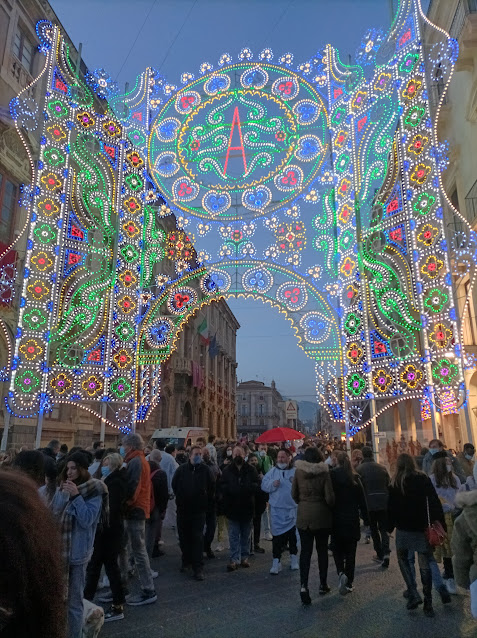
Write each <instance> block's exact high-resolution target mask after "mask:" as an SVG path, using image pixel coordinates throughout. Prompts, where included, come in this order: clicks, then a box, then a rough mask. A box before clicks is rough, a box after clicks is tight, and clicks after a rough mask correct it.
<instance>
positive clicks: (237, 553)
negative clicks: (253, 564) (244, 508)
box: [228, 518, 252, 563]
mask: <svg viewBox="0 0 477 638" xmlns="http://www.w3.org/2000/svg"><path fill="white" fill-rule="evenodd" d="M228 523H229V545H230V562H231V563H240V561H242V560H245V559H246V558H248V557H249V556H250V534H251V532H252V521H251V520H248V521H232V520H231V519H230V518H229V519H228Z"/></svg>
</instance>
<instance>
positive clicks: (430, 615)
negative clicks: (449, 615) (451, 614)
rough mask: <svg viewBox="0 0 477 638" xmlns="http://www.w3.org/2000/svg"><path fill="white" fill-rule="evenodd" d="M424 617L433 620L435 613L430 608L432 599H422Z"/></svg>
mask: <svg viewBox="0 0 477 638" xmlns="http://www.w3.org/2000/svg"><path fill="white" fill-rule="evenodd" d="M424 615H425V616H427V617H428V618H434V616H435V613H434V609H433V608H432V598H424Z"/></svg>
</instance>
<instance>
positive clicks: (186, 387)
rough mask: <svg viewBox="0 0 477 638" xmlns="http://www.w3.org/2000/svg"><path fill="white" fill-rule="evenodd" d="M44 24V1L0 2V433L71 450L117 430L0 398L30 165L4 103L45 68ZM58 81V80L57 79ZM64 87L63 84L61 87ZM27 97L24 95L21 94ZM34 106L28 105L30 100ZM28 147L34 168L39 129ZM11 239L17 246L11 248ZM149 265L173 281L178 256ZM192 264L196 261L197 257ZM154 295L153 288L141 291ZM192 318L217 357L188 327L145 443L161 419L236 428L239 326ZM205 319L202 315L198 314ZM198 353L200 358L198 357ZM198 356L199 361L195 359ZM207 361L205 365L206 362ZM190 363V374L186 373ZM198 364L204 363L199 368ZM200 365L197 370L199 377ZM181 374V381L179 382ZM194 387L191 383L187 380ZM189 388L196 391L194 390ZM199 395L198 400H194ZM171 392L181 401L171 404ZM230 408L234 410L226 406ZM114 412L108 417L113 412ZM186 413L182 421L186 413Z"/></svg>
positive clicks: (214, 314)
mask: <svg viewBox="0 0 477 638" xmlns="http://www.w3.org/2000/svg"><path fill="white" fill-rule="evenodd" d="M45 19H46V20H49V21H51V22H53V23H55V24H57V25H59V26H60V28H61V29H62V27H61V23H60V21H59V19H58V17H57V16H56V14H55V12H54V11H53V9H52V8H51V6H50V5H49V3H48V2H47V1H46V0H24V1H23V2H20V1H18V0H0V320H1V321H0V433H1V431H2V429H3V436H2V447H7V446H10V445H14V446H17V445H21V444H28V445H34V444H35V441H36V440H37V432H38V430H39V422H40V418H41V423H42V427H41V438H40V443H41V444H44V443H46V442H47V441H48V440H50V439H52V438H58V439H60V440H61V441H62V442H64V443H66V444H68V445H70V446H71V445H87V444H90V443H91V440H92V439H98V438H102V439H106V441H108V442H109V443H113V442H115V441H116V439H117V437H118V430H117V429H116V428H113V427H110V426H106V425H105V424H104V420H102V419H100V418H98V417H97V416H96V415H94V414H92V413H91V411H88V406H85V408H86V409H84V408H83V407H78V406H73V405H68V404H67V403H63V404H61V403H58V404H56V405H53V406H52V409H51V410H46V411H45V413H44V414H43V415H41V417H38V416H35V417H31V418H29V417H26V418H21V419H20V418H16V417H11V416H10V413H9V412H8V411H7V410H6V407H5V401H4V398H5V396H6V393H8V391H9V384H10V373H11V370H12V368H13V366H14V365H15V362H14V360H13V356H12V355H13V349H14V343H15V335H16V333H17V325H18V317H19V310H20V308H19V305H20V303H19V302H20V296H21V290H22V280H23V273H24V272H25V255H26V246H27V236H26V233H24V232H23V230H24V227H25V223H26V221H27V219H26V208H25V207H21V206H19V203H18V200H19V198H20V196H21V191H22V184H29V183H30V181H31V166H30V160H29V157H28V154H27V151H26V148H25V146H24V145H23V143H22V141H21V139H20V137H19V136H18V133H17V131H16V129H15V126H14V122H13V119H12V117H11V114H10V110H9V104H10V101H11V100H12V98H14V97H16V96H17V95H18V94H19V92H20V91H22V90H23V89H25V88H26V87H29V86H30V83H31V82H32V81H33V79H34V78H35V77H37V76H38V75H39V74H40V72H41V70H42V68H43V65H44V64H45V58H44V56H43V55H42V54H41V53H40V51H39V50H38V48H39V45H40V40H39V37H38V34H37V31H36V25H37V23H38V21H40V20H45ZM62 31H63V34H64V37H65V40H66V42H67V44H68V45H69V56H70V59H71V61H72V63H73V65H74V66H75V73H76V75H77V76H79V77H80V78H84V76H85V74H86V72H87V68H86V65H85V63H84V61H83V60H82V58H81V55H80V52H79V51H78V50H77V48H76V47H75V46H74V44H73V43H72V42H71V40H70V39H69V38H68V36H67V34H66V33H65V31H64V29H62ZM45 82H46V74H44V77H43V78H42V80H41V81H40V82H38V83H37V84H36V85H35V86H33V87H32V88H30V89H29V94H28V97H31V98H32V99H33V100H34V99H36V98H38V97H40V96H41V95H42V94H43V93H44V92H45V91H46V86H45ZM58 82H60V83H61V80H60V79H59V78H58ZM64 88H65V90H66V87H64ZM24 97H25V95H24ZM32 104H33V102H32ZM106 106H107V104H106V103H105V102H104V101H102V100H99V99H98V98H97V97H94V104H93V107H92V108H93V109H94V111H95V112H96V113H102V112H104V111H105V107H106ZM26 134H27V135H28V146H29V147H30V152H31V155H32V161H33V162H34V163H35V164H36V163H37V162H38V158H39V152H40V129H37V130H36V131H33V132H27V133H26ZM161 230H162V231H163V232H164V233H165V235H167V237H169V236H171V237H172V236H173V234H174V233H176V232H177V228H176V222H175V218H174V216H169V217H167V218H164V220H163V224H162V227H161ZM12 242H14V244H13V245H12ZM173 257H174V258H169V256H168V255H167V254H166V255H165V256H164V258H163V259H161V260H158V261H157V262H155V263H154V274H155V275H159V274H160V275H161V276H162V275H165V276H168V277H170V278H172V279H174V278H175V276H176V274H175V270H174V264H175V255H173ZM192 265H193V266H194V265H195V266H197V263H196V262H195V253H194V259H193V261H192ZM149 292H152V293H154V290H151V291H145V294H146V295H147V294H148V293H149ZM200 312H201V315H200V316H198V317H196V319H195V320H196V321H198V320H201V319H203V316H204V317H205V316H207V317H209V325H210V326H211V329H212V327H213V329H214V335H216V343H219V344H220V348H218V350H217V353H216V354H215V351H214V353H213V354H214V356H213V357H209V356H208V352H205V353H204V352H202V354H201V351H200V348H197V352H196V350H195V349H194V347H193V346H192V347H191V346H190V345H189V342H187V343H185V342H186V341H187V339H189V335H190V334H191V333H192V332H193V331H194V329H195V327H194V326H185V330H184V332H183V333H181V336H180V338H179V339H178V341H177V344H175V351H174V353H173V355H172V358H171V360H170V361H168V362H167V365H166V366H165V368H166V369H165V370H164V371H163V373H164V374H165V376H166V377H167V372H168V370H170V369H174V370H175V371H177V376H176V372H174V373H173V375H172V377H173V379H174V381H173V383H172V384H169V385H168V383H167V381H166V383H165V388H164V398H165V403H166V407H164V406H161V405H160V403H159V405H158V406H157V407H156V409H155V410H154V411H153V412H152V413H151V415H150V417H149V418H148V420H147V421H145V422H144V423H141V424H140V426H139V427H138V431H139V432H141V434H143V436H144V437H145V438H148V436H149V435H150V434H151V433H152V432H153V431H154V430H155V429H156V428H157V427H159V424H158V422H157V420H158V419H159V421H160V420H161V418H162V417H163V416H164V417H165V419H164V420H165V421H167V422H168V424H172V423H176V422H177V424H179V422H180V423H191V424H192V423H194V424H195V422H197V420H198V419H200V420H201V421H203V423H204V426H205V425H206V422H207V423H211V424H212V425H211V426H208V427H210V429H211V430H213V431H217V432H224V433H225V432H230V433H233V431H234V421H235V394H234V393H235V368H236V361H235V358H236V357H235V334H236V330H237V328H238V323H237V321H236V320H235V318H234V317H233V315H232V313H231V311H230V309H229V308H228V306H227V305H226V304H225V302H224V301H220V302H219V303H215V304H214V308H212V307H210V308H206V307H203V308H202V309H201V311H200ZM202 315H203V316H202ZM196 355H197V356H196ZM200 356H202V359H200V358H199V357H200ZM209 359H210V361H209ZM192 362H194V370H195V375H194V377H192V374H190V375H189V374H188V373H187V372H185V373H184V371H185V370H187V371H188V372H191V370H192ZM201 362H202V363H201ZM197 366H199V372H197ZM198 376H199V377H200V379H202V380H203V387H202V386H201V387H199V388H198V387H197V386H194V385H193V382H194V379H195V381H196V383H197V377H198ZM177 377H179V378H180V379H179V378H177ZM190 379H192V382H191V383H190V384H189V380H190ZM192 389H193V390H192ZM199 391H201V392H202V395H203V396H202V398H201V401H198V399H197V397H196V396H195V395H194V392H196V394H197V393H198V392H199ZM176 392H177V394H178V396H179V397H180V398H178V399H177V401H176V400H175V395H176ZM231 406H233V408H232V407H231ZM100 410H101V413H102V415H103V418H104V419H107V418H110V417H111V416H112V415H113V414H114V410H113V408H112V407H111V406H110V405H109V404H108V403H107V402H104V403H103V404H102V405H101V408H100ZM111 411H112V412H111ZM183 415H186V416H183Z"/></svg>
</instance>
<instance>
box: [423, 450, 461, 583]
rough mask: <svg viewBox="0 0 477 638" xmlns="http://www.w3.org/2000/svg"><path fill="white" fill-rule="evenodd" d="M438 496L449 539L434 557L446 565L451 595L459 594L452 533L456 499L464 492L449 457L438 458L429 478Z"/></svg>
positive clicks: (446, 578)
mask: <svg viewBox="0 0 477 638" xmlns="http://www.w3.org/2000/svg"><path fill="white" fill-rule="evenodd" d="M429 478H430V479H431V482H432V484H433V485H434V489H435V490H436V492H437V496H438V497H439V500H440V502H441V504H442V509H443V510H444V518H445V520H446V525H447V537H446V539H445V541H444V544H443V545H442V546H441V547H436V549H435V550H434V556H435V558H436V560H437V562H438V563H440V562H441V561H442V562H443V563H444V574H443V579H444V583H445V585H446V587H447V590H448V592H449V594H457V588H456V586H455V581H454V569H453V567H452V550H451V541H452V532H453V529H454V513H455V511H456V504H455V498H456V496H457V494H458V493H459V492H460V491H461V490H462V483H461V482H460V480H459V478H458V477H457V476H456V475H455V474H454V472H453V468H452V460H451V459H450V458H449V457H445V458H438V459H436V460H435V461H434V463H433V464H432V474H431V475H430V476H429Z"/></svg>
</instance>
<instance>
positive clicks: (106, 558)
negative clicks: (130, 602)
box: [84, 532, 125, 606]
mask: <svg viewBox="0 0 477 638" xmlns="http://www.w3.org/2000/svg"><path fill="white" fill-rule="evenodd" d="M122 536H123V534H122V533H121V532H118V533H117V534H110V533H108V534H106V535H105V534H101V533H100V534H96V538H95V540H94V549H93V555H92V556H91V560H90V561H89V563H88V567H87V568H86V585H85V588H84V597H85V598H86V600H93V598H94V595H95V593H96V589H97V588H98V581H99V577H100V575H101V567H102V566H103V565H104V569H105V570H106V576H107V577H108V579H109V584H110V585H111V591H112V593H113V605H115V606H119V605H123V604H124V602H125V597H124V588H123V585H122V582H121V570H120V569H119V562H118V558H119V553H120V551H121V546H122Z"/></svg>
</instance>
